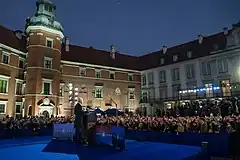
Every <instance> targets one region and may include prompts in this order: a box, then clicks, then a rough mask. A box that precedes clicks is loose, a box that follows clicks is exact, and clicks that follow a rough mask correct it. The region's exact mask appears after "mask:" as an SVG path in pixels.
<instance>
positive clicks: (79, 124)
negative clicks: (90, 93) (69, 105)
mask: <svg viewBox="0 0 240 160" xmlns="http://www.w3.org/2000/svg"><path fill="white" fill-rule="evenodd" d="M82 104H83V99H82V98H79V99H78V103H77V104H76V106H75V108H74V114H75V122H74V126H75V129H76V132H75V134H76V141H77V142H82V143H84V141H85V127H84V119H83V117H84V111H83V107H82Z"/></svg>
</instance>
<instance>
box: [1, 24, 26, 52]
mask: <svg viewBox="0 0 240 160" xmlns="http://www.w3.org/2000/svg"><path fill="white" fill-rule="evenodd" d="M17 32H19V30H17ZM0 35H1V36H0V43H2V44H4V45H7V46H9V47H12V48H14V49H17V50H19V51H22V52H26V51H27V48H26V42H27V41H26V37H25V36H24V35H23V36H22V39H18V38H17V37H16V35H15V32H14V31H12V30H10V29H8V28H5V27H4V26H2V25H0Z"/></svg>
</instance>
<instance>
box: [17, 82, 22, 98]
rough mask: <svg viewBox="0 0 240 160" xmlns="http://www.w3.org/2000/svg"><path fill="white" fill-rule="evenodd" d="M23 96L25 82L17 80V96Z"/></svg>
mask: <svg viewBox="0 0 240 160" xmlns="http://www.w3.org/2000/svg"><path fill="white" fill-rule="evenodd" d="M22 94H23V82H22V81H19V80H17V82H16V95H22Z"/></svg>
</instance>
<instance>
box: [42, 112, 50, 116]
mask: <svg viewBox="0 0 240 160" xmlns="http://www.w3.org/2000/svg"><path fill="white" fill-rule="evenodd" d="M42 115H43V117H45V118H49V117H50V115H49V112H48V111H43V112H42Z"/></svg>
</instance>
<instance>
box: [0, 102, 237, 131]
mask: <svg viewBox="0 0 240 160" xmlns="http://www.w3.org/2000/svg"><path fill="white" fill-rule="evenodd" d="M238 106H239V105H238V101H237V100H235V99H229V100H222V101H220V102H217V101H214V102H210V101H205V102H201V103H199V102H195V103H185V104H184V105H182V106H180V107H173V108H168V109H166V110H164V111H163V112H162V113H161V114H158V115H155V116H144V115H141V114H136V113H126V114H122V115H119V116H117V117H116V116H111V117H109V116H106V115H102V116H101V117H99V118H98V120H97V125H120V126H124V127H126V128H127V129H131V130H141V131H159V132H208V133H221V132H230V133H231V132H233V131H236V130H239V125H240V115H239V108H238ZM73 122H74V117H53V116H52V117H37V116H35V117H24V118H13V117H8V116H7V117H6V118H3V119H2V120H0V132H1V131H3V130H10V131H12V130H26V129H30V130H32V131H36V130H39V129H41V128H49V129H51V128H52V126H53V124H55V123H73Z"/></svg>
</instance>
